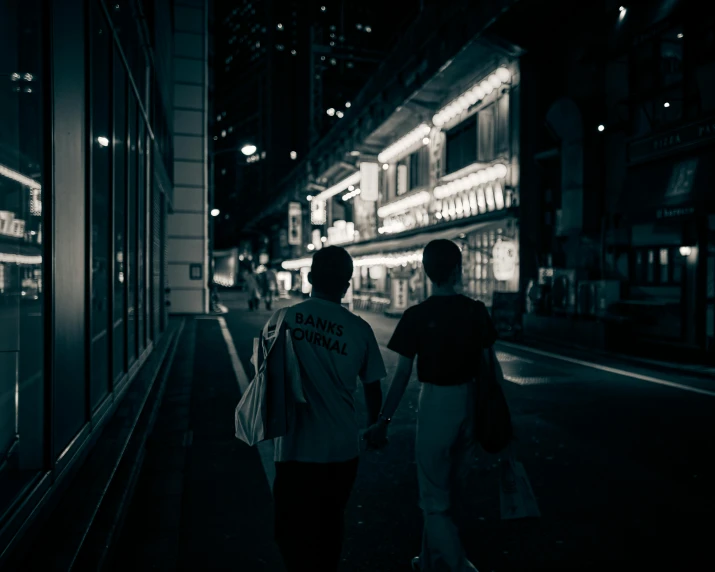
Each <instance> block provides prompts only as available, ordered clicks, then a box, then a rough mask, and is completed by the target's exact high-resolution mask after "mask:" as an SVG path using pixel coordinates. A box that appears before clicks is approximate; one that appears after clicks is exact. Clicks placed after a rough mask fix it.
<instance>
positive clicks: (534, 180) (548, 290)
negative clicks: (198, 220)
mask: <svg viewBox="0 0 715 572" xmlns="http://www.w3.org/2000/svg"><path fill="white" fill-rule="evenodd" d="M507 4H509V3H506V2H505V3H504V5H505V6H504V7H505V8H507V6H506V5H507ZM552 8H553V11H551V9H550V18H551V20H550V22H551V27H550V30H551V31H550V34H549V38H548V41H544V35H543V30H541V29H540V28H538V27H534V26H533V25H531V23H532V22H534V21H536V19H538V18H540V17H542V15H543V10H544V4H543V3H541V2H519V3H513V4H510V5H509V6H508V9H504V10H502V12H501V13H500V14H498V17H497V16H495V17H494V18H493V20H492V21H491V23H490V25H489V27H488V30H487V34H488V37H489V39H490V41H491V42H492V44H493V46H492V47H491V48H490V49H487V52H488V53H492V54H501V55H502V56H503V58H504V59H503V60H501V61H499V59H498V57H497V59H496V60H494V61H495V64H496V65H493V69H494V70H497V69H499V68H501V67H502V66H503V67H504V68H506V70H507V71H508V72H509V79H508V82H507V83H506V85H507V88H508V89H507V92H506V95H507V96H508V97H507V98H504V99H502V98H501V97H496V96H494V95H492V94H490V95H489V97H490V98H495V100H494V101H493V109H494V110H495V113H494V114H493V115H490V112H489V111H484V112H483V110H482V109H481V106H484V107H488V103H489V102H490V101H491V99H485V100H483V102H484V103H482V101H479V102H475V103H472V102H471V99H470V97H469V94H470V93H473V92H468V91H463V92H462V93H464V94H465V96H466V98H465V99H462V98H463V97H465V96H463V95H454V94H453V93H452V92H451V90H450V88H445V87H444V86H440V85H439V79H438V78H439V76H440V74H442V75H445V74H447V75H448V74H449V73H450V70H452V72H453V73H454V70H455V69H459V67H457V68H455V62H456V63H457V65H458V66H459V57H458V56H454V55H453V54H451V53H448V54H447V55H446V56H444V57H442V63H441V65H444V66H445V69H444V70H440V71H439V72H437V71H436V70H435V71H434V72H428V71H426V70H429V69H433V68H431V61H430V60H429V58H425V62H426V63H423V64H420V60H419V56H417V57H414V56H413V54H412V53H408V52H404V53H403V54H402V59H401V62H398V61H395V62H392V61H391V62H390V64H391V66H390V68H391V70H392V73H393V74H394V75H395V76H396V79H395V80H394V81H390V80H389V79H383V80H382V81H383V83H382V84H381V86H380V88H379V89H378V90H376V91H375V93H374V94H371V97H365V98H356V100H359V101H360V104H359V107H360V109H362V110H363V112H362V115H360V118H359V119H356V121H355V122H354V123H351V125H349V126H346V128H345V130H344V131H343V132H342V133H341V134H340V135H335V136H331V135H329V136H328V137H326V139H325V141H326V142H325V145H324V146H322V147H320V146H319V147H318V150H317V151H316V153H319V154H320V158H317V157H316V158H314V160H313V161H312V162H311V164H310V168H306V170H305V173H304V174H303V175H302V179H300V181H299V182H297V183H296V189H295V191H294V192H291V191H289V192H288V195H289V196H290V197H291V199H290V200H295V199H296V198H300V197H301V196H304V195H305V194H306V193H308V194H309V195H310V196H311V197H312V200H311V201H310V203H304V205H303V207H304V209H305V213H306V215H305V218H309V216H310V215H309V214H308V213H310V212H311V209H312V213H313V214H312V218H313V221H312V222H313V224H312V226H308V227H307V228H304V230H303V236H304V238H306V240H307V242H308V243H311V244H309V245H306V250H305V251H304V254H305V255H308V256H309V255H310V252H311V250H310V249H315V248H319V247H320V246H321V245H323V244H329V243H331V242H335V240H336V239H337V241H338V242H340V243H343V244H345V245H346V247H347V248H348V250H350V251H351V252H352V253H353V254H354V255H355V256H356V259H359V258H360V256H368V255H370V256H372V255H376V256H382V255H384V254H386V253H388V250H389V251H395V252H396V251H397V250H399V248H398V246H399V245H400V244H401V245H405V246H406V245H408V244H409V245H411V246H414V247H415V252H417V251H418V250H419V247H421V246H422V244H423V243H424V239H425V238H427V237H428V236H429V233H430V232H431V231H432V229H437V228H439V227H440V226H441V227H446V226H447V225H448V224H455V225H457V224H461V223H458V222H457V221H458V220H471V219H472V217H474V222H475V224H476V223H478V221H480V220H482V221H485V220H486V219H491V218H492V217H496V218H497V219H499V218H501V217H502V216H503V217H504V219H505V220H507V221H508V220H511V219H513V220H514V221H515V223H514V224H513V226H509V225H507V224H506V223H505V224H503V225H502V228H501V231H502V232H501V235H502V237H503V238H502V241H503V242H506V240H505V239H509V240H511V241H514V242H516V244H517V245H518V248H517V249H516V250H514V249H510V248H507V249H506V250H504V249H502V248H501V247H500V248H499V249H497V251H501V252H506V253H508V252H509V250H511V251H512V254H514V255H516V256H518V261H519V264H518V278H514V281H513V282H503V281H500V280H496V278H495V276H494V270H495V268H496V266H495V263H494V254H495V251H494V250H493V246H491V240H492V239H491V235H487V236H486V244H487V248H492V252H491V257H490V258H489V257H488V258H486V267H487V271H486V275H485V276H484V277H483V274H482V273H483V272H485V271H484V269H483V267H482V269H479V265H480V264H483V263H482V262H481V261H480V259H479V256H478V255H477V253H478V252H479V255H480V256H481V257H482V258H481V260H482V261H483V260H485V258H483V257H484V255H485V253H484V252H483V248H484V246H483V245H484V238H485V237H484V236H482V238H481V239H480V241H479V242H478V241H477V240H476V238H474V239H471V240H472V242H471V243H469V241H470V239H469V238H467V239H466V240H467V243H468V244H467V245H466V248H465V247H464V245H463V251H464V252H471V251H473V252H474V257H473V260H472V261H470V260H465V284H464V287H465V291H466V292H468V293H469V294H470V295H473V296H475V297H484V298H485V301H486V302H487V303H489V300H488V299H489V298H490V296H491V295H492V293H493V292H495V291H496V292H499V291H500V289H507V290H509V291H515V292H518V293H519V295H520V297H521V305H520V308H521V310H523V312H524V315H523V318H522V325H523V332H524V333H525V334H526V335H529V336H533V337H538V338H542V339H550V340H551V341H554V342H567V343H576V344H579V345H582V346H585V347H600V348H609V349H616V350H621V351H633V352H638V353H650V354H654V353H657V354H658V355H661V356H665V355H668V354H669V355H670V357H671V358H673V359H681V358H683V357H684V356H690V357H692V358H694V359H710V358H712V356H713V340H714V339H715V338H714V337H713V332H714V331H715V303H714V302H713V301H714V300H715V298H713V293H714V292H715V286H713V284H715V260H713V252H714V251H715V249H714V248H713V246H712V240H713V223H714V222H715V221H714V219H713V191H712V189H713V176H712V174H711V170H712V169H711V165H712V164H713V162H712V160H711V157H710V155H711V149H710V148H711V146H712V134H713V130H712V114H713V91H712V87H711V82H709V80H707V79H706V78H709V77H710V75H709V74H710V72H711V71H712V66H713V65H714V64H713V35H712V29H713V28H712V23H713V22H712V18H711V16H710V15H709V13H704V12H703V11H702V10H701V9H700V7H699V5H698V4H697V3H696V2H692V1H688V0H680V1H675V2H674V1H672V0H664V1H662V2H632V3H630V4H623V3H619V2H610V1H609V2H604V3H595V2H594V3H590V4H589V5H588V6H584V7H583V10H581V11H578V12H574V11H573V10H569V9H568V4H567V3H557V4H555V5H553V6H552ZM464 9H466V10H468V9H471V8H470V7H466V6H465V7H464ZM476 10H477V9H476V8H475V11H476ZM482 10H483V11H485V12H486V11H488V6H486V5H484V6H483V7H482ZM481 15H483V14H481V13H475V14H474V17H475V19H478V18H479V17H480V16H481ZM432 17H433V18H439V17H440V16H439V15H438V14H436V13H435V14H433V15H432ZM445 17H448V16H445ZM467 20H470V19H468V18H466V17H465V21H467ZM470 21H471V20H470ZM434 25H437V24H434ZM441 25H443V26H445V29H448V27H449V26H450V24H449V22H444V23H443V24H441ZM453 30H454V33H455V34H456V33H458V32H459V28H458V27H456V26H455V27H454V28H453ZM409 34H410V30H408V31H406V35H409ZM449 36H450V37H451V34H450V35H449ZM443 37H447V34H444V35H443ZM482 43H484V41H483V40H482ZM470 45H471V46H475V45H478V42H472V43H471V44H470ZM565 45H568V46H572V47H573V49H569V50H564V48H563V46H565ZM505 46H508V48H505ZM514 46H518V48H515V47H514ZM397 52H399V49H397V50H396V51H395V53H394V54H392V55H391V57H393V56H394V57H395V58H398V54H397ZM413 52H414V53H417V54H421V53H422V52H421V49H420V47H419V45H418V47H417V48H415V49H414V50H413ZM437 52H438V47H437V46H434V50H432V52H431V53H437ZM435 57H436V56H435ZM472 61H473V62H480V63H481V62H484V61H489V60H488V56H487V55H485V53H481V54H479V55H478V57H473V58H472ZM407 62H410V63H407ZM421 65H423V67H420V66H421ZM398 69H401V70H402V71H401V72H399V73H398V72H397V71H396V70H398ZM386 73H387V72H386ZM481 73H482V74H483V75H484V77H489V75H491V73H492V72H489V71H487V70H482V72H481ZM502 73H503V74H504V78H506V77H507V76H506V72H502ZM472 74H473V75H472ZM425 75H427V76H428V77H429V78H431V79H430V80H429V81H427V82H426V83H424V82H422V78H423V76H425ZM478 75H479V73H477V72H475V71H474V70H471V71H469V70H468V66H467V67H465V68H464V69H463V70H462V69H460V71H459V73H457V74H456V76H454V77H452V78H451V80H450V81H451V82H452V83H451V84H450V85H452V86H453V90H456V91H459V90H461V89H462V87H463V86H464V84H463V83H460V82H465V83H469V82H470V81H475V82H481V81H483V80H481V79H478V78H477V76H478ZM430 81H431V82H433V86H432V87H430ZM405 84H409V85H410V87H409V88H406V89H404V93H405V95H404V96H398V95H394V96H393V95H392V94H395V93H398V94H399V93H400V92H401V89H402V88H403V86H404V85H405ZM434 85H436V86H437V87H436V88H435V87H434ZM495 85H496V81H495ZM458 86H459V87H458ZM464 89H465V90H466V89H467V87H464ZM482 89H483V88H482ZM499 89H503V88H502V86H500V87H499ZM380 90H381V91H380ZM499 93H501V92H499ZM366 95H367V94H366ZM373 96H374V97H373ZM454 97H456V101H454V100H453V99H451V98H454ZM471 97H473V95H472V96H471ZM507 101H508V103H507ZM444 102H448V103H449V105H448V106H447V111H444V110H442V106H443V105H444ZM450 105H451V106H452V107H451V109H450V107H449V106H450ZM465 105H467V107H466V111H464V106H465ZM502 109H503V112H501V111H502ZM507 109H508V112H507V111H506V110H507ZM455 110H457V111H455ZM475 111H476V119H470V117H471V116H472V115H473V114H474V112H475ZM482 112H483V116H482ZM445 116H446V117H449V119H445ZM399 117H401V118H405V117H409V118H410V119H409V120H407V121H405V122H404V123H403V122H402V120H398V119H396V118H399ZM505 118H507V119H508V121H507V123H508V126H507V125H506V124H505V123H504V122H505ZM500 122H501V124H500ZM491 124H493V125H494V131H493V133H494V136H493V137H494V143H493V145H494V149H495V154H494V155H492V157H494V161H493V162H490V161H487V160H485V158H486V156H485V155H483V154H482V153H483V152H482V149H484V148H489V149H491V148H492V143H491V142H490V143H488V144H487V142H488V141H489V140H490V137H492V135H490V133H492V127H490V125H491ZM505 129H506V130H508V131H509V133H510V135H509V139H508V145H507V144H506V143H505V141H506V139H503V138H501V136H500V135H499V134H498V133H499V131H500V130H502V131H503V130H505ZM421 139H424V147H422V148H419V149H418V147H419V145H418V143H419V142H420V140H421ZM395 143H397V146H396V147H394V144H395ZM467 145H469V147H468V146H467ZM462 149H464V151H462ZM450 150H451V151H452V152H450ZM462 152H464V153H465V155H464V156H462V155H461V153H462ZM381 154H382V157H381V156H380V155H381ZM475 156H476V159H473V157H475ZM470 161H471V162H472V163H470ZM368 163H373V164H375V165H377V169H378V173H379V175H378V183H377V186H376V188H377V200H375V201H374V202H371V201H365V191H366V189H365V178H364V177H365V176H366V171H365V170H364V166H365V165H366V164H368ZM470 165H471V166H470ZM497 165H499V166H498V169H499V172H502V173H505V175H504V179H503V180H500V181H498V182H499V188H501V189H502V192H503V193H504V195H503V198H502V199H500V201H501V200H503V203H504V208H503V209H498V208H496V205H497V198H496V196H497V195H496V194H495V195H494V199H493V200H494V206H495V208H494V210H493V211H490V210H489V201H488V198H487V196H488V194H487V193H488V192H487V191H486V189H485V190H484V203H485V204H486V205H487V210H486V212H482V211H481V210H480V195H479V192H478V191H479V189H478V187H477V189H476V192H475V193H474V195H475V197H474V198H475V199H476V204H477V209H476V212H478V215H476V212H475V210H474V208H473V206H472V200H471V188H469V189H467V188H463V185H465V184H466V185H468V186H471V185H472V183H471V182H470V180H471V181H475V182H476V181H477V180H478V179H476V178H472V179H470V178H471V177H472V176H473V175H474V176H475V177H485V175H480V174H479V172H480V171H481V170H482V169H489V168H492V169H495V168H497ZM501 165H503V166H504V167H505V168H506V171H504V170H503V167H502V166H501ZM369 169H373V170H372V171H371V172H373V173H374V167H369ZM471 169H474V170H475V171H474V172H472V171H471ZM487 172H488V173H492V174H495V172H494V171H491V172H490V171H487ZM356 173H359V174H356ZM373 176H374V175H373ZM465 176H466V181H467V182H466V183H463V182H462V180H463V179H464V178H465ZM486 178H491V176H486ZM479 180H481V179H479ZM485 180H486V179H485ZM482 186H484V185H482ZM298 187H300V188H298ZM496 188H497V186H496V184H495V183H494V184H492V192H494V191H495V189H496ZM357 189H359V190H360V194H357ZM374 189H375V185H370V192H369V195H370V196H371V197H372V198H375V194H374V192H375V190H374ZM507 191H509V195H507ZM301 193H302V195H301ZM351 193H352V195H351ZM465 195H466V198H467V201H466V204H465V201H464V198H465ZM336 197H337V198H336ZM360 197H362V199H361V200H360ZM316 198H317V199H318V200H317V201H316V200H315V199H316ZM343 199H345V200H343ZM507 201H511V203H510V204H511V206H510V207H507V206H506V205H507ZM499 204H501V202H500V203H499ZM286 208H287V205H286V204H281V203H280V202H278V203H277V206H276V207H275V208H274V209H273V211H268V212H273V213H274V216H278V215H277V214H276V213H280V212H281V210H282V211H283V213H285V209H286ZM495 213H498V214H495ZM475 215H476V216H475ZM283 216H285V214H284V215H283ZM460 217H461V218H460ZM455 219H456V220H455ZM336 221H337V222H336ZM341 221H345V222H344V223H343V222H341ZM493 224H497V225H499V224H502V223H501V222H494V223H493ZM510 224H511V223H510ZM336 225H337V229H333V230H330V227H331V226H336ZM497 230H498V229H497ZM460 234H464V235H465V237H468V236H469V234H470V233H468V232H463V233H460ZM496 234H499V233H498V232H497V233H496ZM496 234H495V237H494V238H495V240H496ZM331 235H332V236H331ZM419 235H423V236H422V238H415V237H417V236H419ZM431 236H438V235H437V234H432V235H431ZM439 236H448V235H447V234H444V235H442V234H440V235H439ZM459 236H460V235H455V236H451V238H458V239H459ZM459 240H461V241H464V240H465V239H459ZM508 244H509V246H511V244H513V243H512V242H509V243H508ZM403 250H404V253H405V254H404V256H407V258H406V259H404V260H403V259H400V261H399V264H398V266H401V265H402V264H403V263H405V262H407V264H408V266H409V265H414V266H415V267H417V266H418V264H417V263H413V262H412V261H411V259H410V258H409V256H410V252H409V251H408V249H406V248H405V249H403ZM487 254H488V253H487ZM414 256H417V254H414ZM305 260H306V259H300V258H297V257H296V261H293V262H289V263H288V265H289V266H291V267H295V266H304V265H305V264H306V262H305ZM390 264H392V262H391V263H390ZM415 271H416V268H415ZM398 272H399V269H398ZM404 274H405V275H408V278H407V283H408V289H409V293H410V294H409V296H408V295H405V293H404V290H403V291H402V293H400V291H399V290H398V291H396V290H393V288H395V286H394V285H393V284H394V281H392V280H391V278H390V276H391V273H390V272H389V271H385V270H383V269H380V268H377V269H376V270H375V271H374V272H372V273H371V272H370V270H368V269H365V268H363V269H361V270H360V272H359V276H356V285H355V293H356V294H357V295H358V296H363V294H362V290H363V289H368V290H371V291H373V292H374V295H370V296H368V299H369V300H371V302H370V303H369V304H368V305H369V306H371V307H375V308H376V309H380V310H384V309H393V310H395V309H398V308H400V307H404V305H405V304H410V303H414V302H416V301H418V300H420V299H421V297H422V296H424V295H426V294H427V293H428V292H426V291H424V289H422V291H421V292H420V287H419V283H420V279H419V278H413V277H412V271H410V272H405V273H404ZM497 274H500V271H497ZM485 280H486V282H485ZM490 280H494V282H493V283H491V284H490V283H489V281H490ZM507 284H508V285H507ZM401 288H404V286H401ZM414 292H418V294H414ZM396 296H397V297H398V298H399V299H400V300H402V301H401V302H399V303H396V301H395V300H396ZM360 300H362V298H359V299H358V303H362V301H360ZM405 300H407V302H405Z"/></svg>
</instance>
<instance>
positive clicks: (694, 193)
mask: <svg viewBox="0 0 715 572" xmlns="http://www.w3.org/2000/svg"><path fill="white" fill-rule="evenodd" d="M714 185H715V153H708V154H702V155H696V156H691V157H684V158H677V159H675V158H674V159H668V160H661V161H656V162H651V163H647V164H644V165H639V166H637V167H632V168H631V169H630V170H629V172H628V175H627V176H626V184H625V187H624V189H623V191H622V193H621V198H620V201H619V209H618V211H619V212H620V213H623V214H624V215H626V216H627V217H628V219H629V220H630V221H631V222H650V221H654V220H656V219H671V218H682V217H688V216H692V215H693V214H694V213H695V212H696V210H697V209H698V208H702V207H704V206H705V205H706V204H707V203H708V202H710V203H712V202H713V192H712V191H713V186H714Z"/></svg>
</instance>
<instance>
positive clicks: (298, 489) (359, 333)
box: [273, 246, 386, 572]
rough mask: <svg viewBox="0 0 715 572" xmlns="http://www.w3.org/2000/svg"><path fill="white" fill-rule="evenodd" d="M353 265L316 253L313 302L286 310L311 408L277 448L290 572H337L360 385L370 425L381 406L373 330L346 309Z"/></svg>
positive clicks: (330, 250)
mask: <svg viewBox="0 0 715 572" xmlns="http://www.w3.org/2000/svg"><path fill="white" fill-rule="evenodd" d="M352 275H353V261H352V258H350V255H349V254H348V253H347V251H346V250H345V249H343V248H340V247H336V246H331V247H327V248H324V249H322V250H320V251H318V252H316V253H315V255H314V256H313V262H312V267H311V273H310V274H309V275H308V279H309V281H310V282H311V284H312V285H313V291H312V295H311V297H310V298H309V299H308V300H306V301H304V302H301V303H300V304H297V305H295V306H292V307H291V308H289V309H288V311H287V313H286V317H285V321H286V323H287V324H288V326H289V328H290V330H291V336H292V340H293V346H294V349H295V354H296V356H297V358H298V361H299V362H300V366H301V374H302V375H301V377H302V382H303V392H304V395H305V399H306V401H307V403H306V405H304V406H299V408H298V410H297V412H296V421H295V425H294V429H293V430H292V431H290V432H289V433H288V435H287V436H285V437H281V438H278V439H276V440H275V441H274V445H275V461H276V474H275V482H274V486H273V497H274V501H275V538H276V542H277V544H278V546H279V548H280V551H281V553H282V555H283V560H284V562H285V565H286V568H287V570H288V572H294V571H300V570H306V571H307V570H315V571H320V572H335V571H336V570H337V569H338V564H339V562H340V555H341V551H342V543H343V526H344V512H345V506H346V504H347V502H348V498H349V496H350V492H351V490H352V487H353V484H354V482H355V477H356V475H357V468H358V456H359V453H360V445H359V439H360V437H359V428H358V422H357V419H356V416H355V400H354V393H355V391H356V389H357V378H358V377H359V378H360V379H361V380H362V382H363V387H364V391H365V400H366V402H367V409H368V414H369V424H373V423H374V422H376V421H377V416H378V413H379V412H380V406H381V404H382V390H381V387H380V380H381V379H382V378H383V377H384V376H385V375H386V374H385V365H384V363H383V360H382V355H381V353H380V348H379V346H378V344H377V340H376V339H375V334H374V333H373V331H372V328H371V327H370V325H369V324H368V323H367V322H366V321H364V320H363V319H361V318H359V317H358V316H356V315H355V314H353V313H351V312H350V311H348V310H347V309H345V308H344V307H343V306H342V305H341V303H340V301H341V299H342V298H343V296H345V293H346V292H347V290H348V287H349V285H350V279H351V277H352Z"/></svg>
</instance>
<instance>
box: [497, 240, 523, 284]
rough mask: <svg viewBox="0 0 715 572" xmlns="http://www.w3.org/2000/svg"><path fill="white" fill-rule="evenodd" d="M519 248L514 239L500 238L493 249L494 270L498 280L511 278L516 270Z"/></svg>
mask: <svg viewBox="0 0 715 572" xmlns="http://www.w3.org/2000/svg"><path fill="white" fill-rule="evenodd" d="M518 260H519V250H518V246H517V244H516V242H514V241H513V240H501V239H499V240H498V241H497V243H496V244H495V245H494V248H493V249H492V271H493V272H494V278H496V279H497V280H504V281H506V280H511V279H512V278H513V277H514V273H515V272H516V265H517V262H518Z"/></svg>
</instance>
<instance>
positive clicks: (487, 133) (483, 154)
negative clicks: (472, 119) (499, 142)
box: [477, 103, 496, 163]
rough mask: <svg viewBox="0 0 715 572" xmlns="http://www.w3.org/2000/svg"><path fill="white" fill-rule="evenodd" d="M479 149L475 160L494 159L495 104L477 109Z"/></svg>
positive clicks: (486, 160)
mask: <svg viewBox="0 0 715 572" xmlns="http://www.w3.org/2000/svg"><path fill="white" fill-rule="evenodd" d="M478 115H479V120H478V122H479V149H478V153H477V160H478V161H480V162H482V163H489V162H491V161H493V160H494V159H496V141H495V139H496V137H495V131H496V117H495V115H496V105H495V104H493V103H492V104H491V105H488V106H487V107H485V108H484V109H482V110H481V111H479V114H478Z"/></svg>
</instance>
